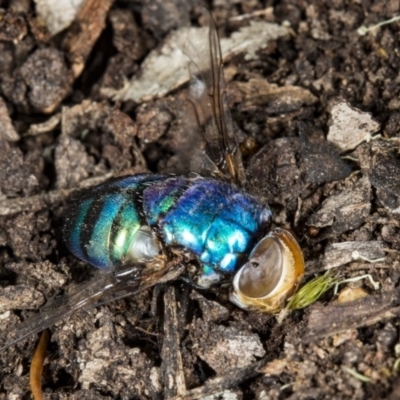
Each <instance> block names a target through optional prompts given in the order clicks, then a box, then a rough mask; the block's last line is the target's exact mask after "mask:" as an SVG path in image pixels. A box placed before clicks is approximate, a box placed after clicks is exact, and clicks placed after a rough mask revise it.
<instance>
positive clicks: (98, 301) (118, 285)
mask: <svg viewBox="0 0 400 400" xmlns="http://www.w3.org/2000/svg"><path fill="white" fill-rule="evenodd" d="M146 269H148V265H144V264H138V265H135V266H131V267H128V268H125V269H122V270H119V271H118V272H115V273H109V272H107V273H104V272H102V271H99V270H98V271H96V274H95V276H94V277H93V278H92V279H91V280H90V281H88V282H84V283H82V284H79V285H77V286H75V287H74V288H73V289H72V291H71V293H68V294H64V295H62V296H60V297H57V298H54V299H52V300H50V301H49V304H48V305H46V306H45V307H43V308H42V309H41V310H40V312H39V313H38V314H37V315H35V316H33V317H32V318H29V319H27V320H26V321H24V322H23V323H22V324H20V325H18V326H16V327H15V329H14V330H12V331H11V332H7V338H6V339H5V341H4V342H3V343H2V344H1V347H0V351H1V350H4V349H5V348H7V347H10V346H13V345H14V344H16V343H18V342H20V341H22V340H24V339H26V338H27V337H28V336H30V335H32V334H35V333H38V332H40V331H42V330H44V329H46V328H48V327H50V326H52V325H54V324H55V323H57V322H59V321H61V320H63V319H66V318H68V317H69V316H71V315H72V314H74V313H75V312H76V311H78V310H80V309H83V308H84V309H91V308H94V307H97V306H99V305H103V304H106V303H109V302H110V301H113V300H117V299H121V298H123V297H126V296H130V295H132V294H134V293H137V292H139V291H141V290H144V289H146V288H149V287H151V286H153V285H155V284H157V283H162V282H167V281H169V280H172V279H175V278H176V277H177V276H179V275H180V274H181V272H182V268H180V267H179V266H174V267H171V268H168V267H167V268H161V269H159V270H157V269H153V268H150V269H149V270H147V271H146ZM143 271H146V272H143Z"/></svg>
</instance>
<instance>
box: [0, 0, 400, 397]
mask: <svg viewBox="0 0 400 400" xmlns="http://www.w3.org/2000/svg"><path fill="white" fill-rule="evenodd" d="M38 3H39V2H38ZM200 5H201V4H200V2H198V1H197V0H191V1H187V0H163V1H159V0H143V1H140V0H137V1H126V0H120V1H118V0H116V1H114V2H112V1H111V0H103V1H100V0H89V1H88V2H87V3H86V8H85V7H84V9H83V10H81V12H80V13H79V14H78V17H77V18H76V20H75V22H74V23H73V24H72V25H71V26H70V27H67V28H65V29H64V30H62V31H61V32H59V33H57V34H55V35H51V34H50V33H49V31H48V30H47V29H46V26H45V25H44V23H43V21H41V20H40V19H39V18H37V14H36V11H35V5H34V3H33V2H30V1H29V0H20V1H18V0H15V1H13V0H10V1H6V0H0V60H1V62H0V283H1V289H0V320H1V324H0V329H1V332H0V338H1V339H3V342H4V341H5V340H6V339H7V337H8V336H9V335H10V334H11V333H13V332H14V333H15V327H16V326H18V323H19V322H20V321H22V320H24V319H26V318H27V317H29V316H31V315H33V314H35V313H37V311H38V309H39V308H40V307H41V306H42V305H43V304H44V303H45V302H46V299H48V298H50V297H52V296H54V295H59V294H60V293H63V292H64V291H65V290H67V288H68V287H70V286H71V285H74V284H76V283H79V282H82V281H84V280H85V279H88V277H90V275H91V273H92V268H91V267H90V266H88V265H85V264H84V263H82V262H79V261H77V260H76V259H75V258H74V257H73V256H72V255H70V254H69V253H68V251H67V250H66V249H65V248H64V246H63V243H62V240H61V236H60V226H61V221H62V217H63V211H64V210H65V209H66V206H67V205H68V203H69V200H68V196H69V195H71V193H72V194H73V193H75V192H76V191H77V190H79V189H82V188H85V187H90V186H93V185H95V184H98V183H100V182H103V181H105V180H106V179H108V178H110V177H115V176H120V175H126V174H133V173H138V172H143V171H151V172H176V173H182V172H184V170H185V162H184V161H183V160H184V159H185V153H186V158H188V157H187V154H188V149H190V146H192V145H191V144H190V143H191V142H190V140H192V138H193V135H192V134H191V133H188V131H187V130H186V129H185V126H186V125H185V121H184V120H185V117H186V116H185V114H184V112H183V110H184V104H185V102H186V98H187V91H186V90H187V89H186V87H185V86H184V87H178V88H172V89H173V90H172V91H170V92H169V93H168V94H166V95H162V96H161V97H160V98H149V99H146V100H147V101H138V100H133V99H130V100H125V99H119V100H115V99H116V97H118V96H115V93H118V92H119V91H120V90H121V89H123V88H125V87H126V85H128V82H129V80H130V79H131V78H132V77H133V78H134V77H136V76H137V77H140V76H141V74H143V71H142V67H141V66H142V63H143V61H144V60H146V57H147V56H148V55H149V53H150V52H151V51H152V50H153V49H160V48H161V46H162V45H163V44H165V43H166V42H167V41H168V40H169V39H168V38H169V35H170V32H171V31H172V30H174V29H176V28H179V27H182V26H189V25H193V26H201V25H203V24H204V20H203V19H202V17H201V13H200ZM208 7H209V8H210V9H211V10H212V12H213V14H214V17H215V20H216V24H217V27H218V31H219V34H220V36H221V38H225V37H230V36H231V35H232V34H234V33H235V32H237V31H238V30H240V29H241V28H243V27H246V26H249V25H250V24H252V23H254V22H257V21H267V22H270V23H275V24H277V25H279V26H283V27H285V29H286V34H284V35H281V36H279V38H276V39H271V40H269V41H267V42H265V43H264V45H262V46H261V47H260V48H258V49H257V50H256V56H255V57H252V58H249V57H247V56H246V55H245V54H244V53H243V52H242V53H240V52H239V53H238V54H234V55H231V56H230V57H228V60H227V62H226V80H227V95H228V100H229V106H230V108H231V111H232V115H233V118H234V120H235V122H236V123H237V125H238V127H239V128H240V139H241V141H242V142H243V143H242V148H243V154H244V157H245V166H246V174H247V188H246V190H248V191H249V192H250V193H253V194H254V195H255V196H257V197H258V198H259V200H260V201H262V202H265V203H268V204H269V205H270V206H271V208H272V210H273V213H274V222H275V223H276V224H277V225H279V226H285V227H287V228H290V229H292V230H293V231H294V232H295V233H296V234H297V236H298V237H299V239H300V244H301V247H302V249H303V251H304V256H305V259H306V270H307V273H306V277H305V279H306V280H309V279H311V278H312V277H313V276H315V275H316V274H317V275H321V274H323V273H324V272H325V271H326V270H334V272H335V274H338V276H340V279H341V280H344V279H349V278H357V277H360V276H362V275H365V274H370V276H371V277H372V278H373V281H372V282H371V281H370V280H368V279H363V280H356V281H355V282H350V283H346V284H343V285H341V286H340V287H339V292H340V293H339V296H338V295H337V294H335V293H334V291H333V289H331V290H329V291H328V292H327V293H326V294H325V295H324V296H323V297H322V298H320V299H319V300H318V301H317V302H316V303H315V304H313V305H311V306H310V307H308V308H305V309H304V310H298V311H294V312H292V313H291V314H289V315H288V316H287V317H286V318H285V319H284V320H283V322H281V323H278V322H277V319H276V318H275V316H271V315H264V314H260V313H256V312H246V311H243V310H240V309H238V308H236V307H235V306H234V305H233V304H231V303H230V302H229V299H228V293H229V288H227V287H219V288H214V289H212V290H209V291H198V290H196V289H194V288H191V287H190V286H188V285H187V284H186V283H184V282H182V281H179V280H178V281H175V282H173V283H168V284H164V285H158V286H156V287H154V288H152V289H149V290H146V291H143V292H141V293H139V294H136V295H134V296H132V297H127V298H125V299H123V300H118V301H115V302H112V303H110V304H107V305H103V306H100V307H97V308H95V309H88V310H84V311H81V312H78V313H74V315H73V316H71V317H70V318H68V319H66V320H63V321H61V322H59V323H57V324H56V325H55V326H53V327H52V328H51V341H50V343H49V345H48V349H47V356H46V360H45V366H44V370H43V376H42V382H43V390H44V398H46V399H80V400H83V399H162V398H168V399H172V398H176V399H177V398H185V399H199V398H204V399H262V400H267V399H291V400H294V399H398V398H400V377H399V366H400V342H399V326H398V316H399V315H400V288H399V285H398V283H399V277H400V254H399V251H400V235H399V233H400V208H399V207H400V154H399V140H400V136H399V129H400V128H399V122H400V101H399V97H398V96H399V94H400V78H399V76H400V75H399V69H400V53H399V52H400V50H399V49H400V40H399V37H400V35H399V34H400V22H392V23H390V24H387V25H384V26H381V27H379V28H376V29H374V30H371V31H369V32H367V33H366V34H364V35H360V34H359V33H358V29H359V28H360V27H361V26H366V27H369V26H372V25H374V24H376V23H379V22H382V21H385V20H388V19H390V18H392V17H394V16H396V15H397V14H400V2H399V1H395V0H375V1H372V0H371V1H370V0H349V1H343V0H342V1H340V0H331V1H328V0H319V1H315V0H310V1H305V0H282V1H265V2H263V1H259V0H235V1H231V0H221V1H214V2H213V3H212V4H208ZM398 46H399V47H398ZM161 76H162V75H160V80H161ZM159 83H162V82H159ZM177 86H179V85H177ZM110 93H114V95H110ZM338 104H340V105H341V106H340V107H344V108H345V109H346V110H347V111H348V112H349V113H350V116H349V117H347V119H346V118H345V117H343V115H342V114H340V112H341V111H340V110H339V111H338V109H339V108H340V107H339V108H338ZM335 107H337V108H335ZM337 113H339V116H338V117H337V120H335V116H336V115H337ZM367 113H370V114H369V115H368V114H367ZM356 115H358V116H360V122H359V123H358V122H357V123H355V124H354V121H358V119H357V118H358V117H357V116H356ZM370 117H372V120H373V121H375V122H373V124H375V125H374V126H376V127H377V128H372V129H371V132H370V133H371V135H372V136H374V134H380V135H381V137H380V138H375V139H373V140H369V138H370V136H368V135H366V134H365V132H366V131H367V130H368V129H367V125H368V124H371V122H370V121H369V120H370ZM340 118H342V119H343V118H344V121H345V122H344V123H342V125H340V124H339V123H338V122H337V121H338V120H340ZM335 121H336V122H335ZM335 124H336V126H338V124H339V125H340V126H341V128H340V129H339V130H338V131H339V139H335V138H334V137H333V136H334V135H333V133H332V131H331V127H332V126H334V125H335ZM342 131H343V132H344V133H343V135H342V137H340V133H341V132H342ZM372 131H374V132H372ZM356 132H359V133H360V132H361V134H362V135H364V136H361V139H360V140H358V141H357V142H356V143H354V144H351V143H348V142H349V141H351V140H352V138H353V135H355V134H356ZM328 133H329V135H328ZM188 138H189V145H188ZM193 140H195V139H193ZM188 146H189V147H188ZM189 154H190V153H189ZM371 261H373V262H371ZM373 282H378V283H379V288H375V287H374V286H373V284H372V283H373ZM345 289H346V291H347V292H350V293H351V294H354V293H356V294H359V293H360V289H362V291H361V294H362V296H364V297H360V298H358V299H357V300H355V301H350V302H349V301H345V302H340V303H339V301H338V298H342V299H343V296H344V294H343V293H344V292H343V291H344V290H345ZM342 301H343V300H342ZM17 332H18V328H17ZM37 340H38V336H37V335H31V336H30V337H29V338H28V339H26V340H24V341H22V342H20V343H18V344H17V345H15V346H11V347H9V348H7V349H5V350H2V352H1V354H0V399H28V398H31V397H30V396H31V394H30V390H29V366H30V361H31V359H32V355H33V352H34V349H35V347H36V345H37ZM207 396H208V397H207Z"/></svg>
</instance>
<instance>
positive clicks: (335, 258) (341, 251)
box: [319, 241, 385, 270]
mask: <svg viewBox="0 0 400 400" xmlns="http://www.w3.org/2000/svg"><path fill="white" fill-rule="evenodd" d="M383 257H385V252H384V251H383V242H378V241H366V242H342V243H333V244H330V245H329V246H327V248H326V250H325V253H324V256H323V258H322V260H321V263H319V264H320V267H321V264H322V267H323V269H326V270H327V269H331V268H337V267H339V266H341V265H345V264H348V263H350V262H352V261H356V260H357V259H362V258H366V259H369V260H375V259H381V258H383Z"/></svg>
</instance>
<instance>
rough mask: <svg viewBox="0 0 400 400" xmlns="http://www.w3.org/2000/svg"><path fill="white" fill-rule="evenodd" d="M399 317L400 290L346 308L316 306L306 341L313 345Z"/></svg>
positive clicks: (334, 305)
mask: <svg viewBox="0 0 400 400" xmlns="http://www.w3.org/2000/svg"><path fill="white" fill-rule="evenodd" d="M399 316H400V288H395V289H393V290H391V291H389V292H386V293H382V294H380V295H378V296H367V297H364V298H362V299H359V300H356V301H353V302H349V303H344V304H330V305H328V306H323V305H322V304H320V303H317V304H315V305H314V306H312V307H311V308H310V314H309V318H308V326H307V331H306V334H305V337H304V340H305V341H306V342H312V341H314V340H318V339H321V338H324V337H327V336H331V335H333V334H335V333H338V332H343V331H345V330H348V329H355V328H359V327H363V326H370V325H373V324H376V323H377V322H380V321H384V320H387V319H391V318H396V317H397V318H398V317H399Z"/></svg>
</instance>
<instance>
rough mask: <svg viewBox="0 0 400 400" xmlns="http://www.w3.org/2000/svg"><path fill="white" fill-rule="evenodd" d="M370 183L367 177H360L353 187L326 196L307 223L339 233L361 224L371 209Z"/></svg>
mask: <svg viewBox="0 0 400 400" xmlns="http://www.w3.org/2000/svg"><path fill="white" fill-rule="evenodd" d="M370 199H371V185H370V183H369V180H368V178H366V177H364V178H361V179H360V180H359V181H358V182H356V183H355V184H354V186H353V187H350V188H348V189H345V190H343V191H342V192H341V193H339V194H337V195H333V196H330V197H328V198H327V199H326V200H324V202H323V203H322V206H321V209H320V210H318V211H317V212H315V213H314V214H313V215H311V216H310V218H308V220H307V225H308V226H310V227H316V228H326V227H331V229H332V232H334V233H335V234H339V233H342V232H346V231H348V230H350V229H356V228H358V227H359V226H360V225H362V224H363V223H364V221H365V218H366V217H367V216H368V215H369V213H370V210H371V202H370Z"/></svg>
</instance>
